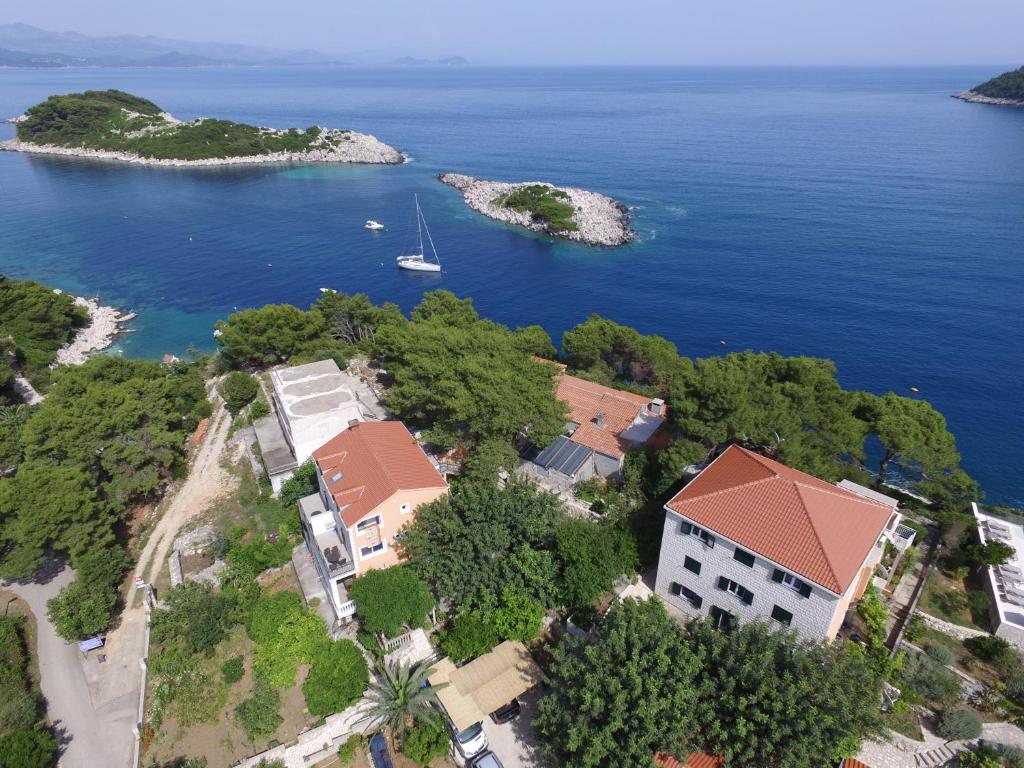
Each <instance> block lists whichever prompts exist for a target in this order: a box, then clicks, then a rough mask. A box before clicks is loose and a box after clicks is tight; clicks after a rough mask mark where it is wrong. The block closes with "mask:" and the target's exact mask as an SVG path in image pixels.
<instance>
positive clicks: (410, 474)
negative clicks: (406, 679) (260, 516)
mask: <svg viewBox="0 0 1024 768" xmlns="http://www.w3.org/2000/svg"><path fill="white" fill-rule="evenodd" d="M313 458H314V459H315V460H316V463H317V466H318V467H319V469H320V472H321V474H322V475H323V478H324V485H326V486H327V489H328V490H329V491H330V493H331V495H332V496H334V500H335V501H336V502H337V503H338V509H340V510H341V519H342V520H343V521H344V523H345V525H348V526H352V525H355V524H356V523H357V522H359V520H360V519H362V518H363V517H364V516H365V515H366V514H368V513H369V512H372V511H373V510H374V509H376V508H377V507H378V506H379V505H380V504H381V503H382V502H384V501H386V500H387V499H388V498H390V497H391V496H392V495H393V494H395V493H397V492H398V491H400V490H405V491H409V490H418V489H421V488H447V487H448V484H447V483H446V482H445V481H444V478H442V477H441V475H439V474H438V472H437V470H436V469H434V465H433V464H431V463H430V460H429V459H428V458H427V456H426V454H425V453H423V449H421V448H420V446H419V445H418V444H417V443H416V441H415V440H414V439H413V436H412V435H411V434H409V430H408V429H406V427H405V425H404V424H403V423H402V422H400V421H361V422H359V423H358V424H353V425H352V426H351V427H349V428H348V429H346V430H345V431H344V432H340V433H339V434H337V435H336V436H334V437H333V438H331V439H330V440H328V441H327V442H326V443H325V444H324V445H322V446H321V447H320V448H318V449H317V450H315V451H313ZM338 473H341V477H339V478H338V479H337V480H334V481H333V482H332V479H333V478H334V477H335V476H336V475H337V474H338Z"/></svg>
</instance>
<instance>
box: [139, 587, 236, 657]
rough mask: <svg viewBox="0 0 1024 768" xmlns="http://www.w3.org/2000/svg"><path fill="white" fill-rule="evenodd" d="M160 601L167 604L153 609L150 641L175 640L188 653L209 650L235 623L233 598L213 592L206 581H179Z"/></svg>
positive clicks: (158, 642)
mask: <svg viewBox="0 0 1024 768" xmlns="http://www.w3.org/2000/svg"><path fill="white" fill-rule="evenodd" d="M163 602H164V604H165V605H166V607H165V608H159V609H157V610H155V611H154V612H153V625H152V630H151V632H152V635H151V640H152V642H153V643H157V644H160V645H167V644H169V643H177V644H178V646H179V647H180V648H181V650H182V651H184V652H185V653H187V654H190V655H192V654H197V653H203V654H209V653H211V652H212V651H213V649H214V647H215V646H216V645H217V644H218V643H219V642H221V640H223V639H224V638H225V637H227V633H228V630H229V629H230V628H231V626H232V624H233V623H234V621H233V619H232V615H231V612H232V609H233V608H234V600H232V599H231V598H229V597H228V596H227V595H225V594H224V593H222V592H214V591H213V589H212V588H211V587H210V585H209V584H202V583H199V582H195V581H187V582H185V583H184V584H179V585H178V586H177V587H174V588H173V589H171V590H169V591H168V592H167V593H166V595H165V596H164V598H163Z"/></svg>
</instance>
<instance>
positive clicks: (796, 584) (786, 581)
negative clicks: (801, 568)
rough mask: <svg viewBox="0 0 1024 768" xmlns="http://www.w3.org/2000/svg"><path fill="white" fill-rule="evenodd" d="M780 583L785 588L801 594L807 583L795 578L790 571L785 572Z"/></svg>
mask: <svg viewBox="0 0 1024 768" xmlns="http://www.w3.org/2000/svg"><path fill="white" fill-rule="evenodd" d="M779 583H780V584H782V585H783V586H785V587H788V588H789V589H792V590H793V591H794V592H798V593H799V592H800V590H801V589H803V588H804V585H805V584H806V583H807V582H805V581H803V580H802V579H800V578H798V577H796V576H794V575H793V574H792V573H789V572H788V571H784V572H783V574H782V581H781V582H779Z"/></svg>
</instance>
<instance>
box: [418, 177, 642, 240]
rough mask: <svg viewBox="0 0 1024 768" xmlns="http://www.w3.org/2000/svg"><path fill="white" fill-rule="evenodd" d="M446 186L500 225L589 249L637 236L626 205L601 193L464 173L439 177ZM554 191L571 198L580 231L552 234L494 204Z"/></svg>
mask: <svg viewBox="0 0 1024 768" xmlns="http://www.w3.org/2000/svg"><path fill="white" fill-rule="evenodd" d="M438 179H440V180H441V181H442V182H443V183H445V184H447V185H449V186H451V187H455V189H457V190H459V191H460V192H461V193H462V198H463V200H465V201H466V204H467V205H468V206H469V207H470V208H472V209H473V210H475V211H478V212H479V213H482V214H483V215H484V216H487V217H489V218H491V219H495V220H496V221H501V222H504V223H506V224H514V225H516V226H520V227H525V228H527V229H530V230H533V231H534V232H541V233H543V234H546V235H550V236H552V237H558V238H562V239H565V240H573V241H575V242H579V243H583V244H585V245H598V246H607V247H613V246H617V245H624V244H626V243H628V242H630V241H631V240H632V239H633V238H634V237H635V233H634V232H633V230H632V229H630V227H629V209H628V208H626V206H624V205H623V204H622V203H619V202H617V201H615V200H613V199H612V198H610V197H607V196H605V195H601V194H598V193H597V192H589V191H587V190H585V189H579V188H576V187H556V186H554V185H553V184H549V183H547V182H545V181H529V182H521V183H517V184H512V183H509V182H504V181H487V180H484V179H474V178H473V177H472V176H465V175H463V174H461V173H445V174H441V175H440V176H438ZM534 184H537V185H541V186H545V187H551V188H552V189H556V190H559V191H562V192H565V193H566V194H567V195H568V196H569V202H570V203H571V205H572V206H573V208H575V209H576V210H575V213H574V214H573V222H574V223H575V224H576V227H577V229H576V231H560V232H549V231H548V229H547V227H546V226H545V225H544V224H543V223H539V222H536V221H533V220H532V219H531V217H530V214H528V213H521V212H519V211H513V210H511V209H509V208H504V207H502V206H498V205H495V204H494V202H493V201H494V199H495V198H497V197H499V196H501V195H504V194H506V193H508V192H511V191H512V190H514V189H516V188H518V187H524V186H528V185H534Z"/></svg>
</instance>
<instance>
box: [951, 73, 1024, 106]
mask: <svg viewBox="0 0 1024 768" xmlns="http://www.w3.org/2000/svg"><path fill="white" fill-rule="evenodd" d="M953 98H954V99H961V100H962V101H969V102H972V103H974V104H994V105H996V106H1000V107H1024V67H1020V68H1019V69H1015V70H1013V71H1012V72H1004V73H1003V74H1001V75H999V76H997V77H993V78H992V79H991V80H989V81H987V82H984V83H982V84H981V85H976V86H974V87H973V88H971V90H969V91H963V92H962V93H956V94H954V95H953Z"/></svg>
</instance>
